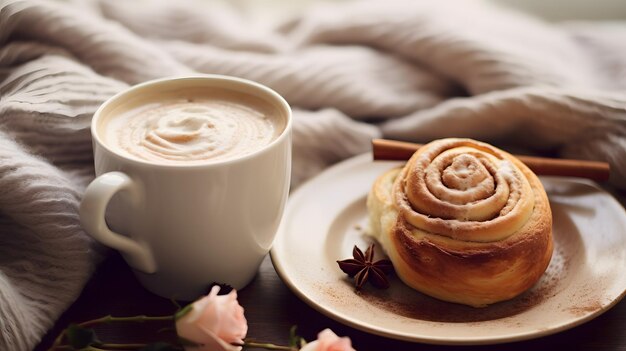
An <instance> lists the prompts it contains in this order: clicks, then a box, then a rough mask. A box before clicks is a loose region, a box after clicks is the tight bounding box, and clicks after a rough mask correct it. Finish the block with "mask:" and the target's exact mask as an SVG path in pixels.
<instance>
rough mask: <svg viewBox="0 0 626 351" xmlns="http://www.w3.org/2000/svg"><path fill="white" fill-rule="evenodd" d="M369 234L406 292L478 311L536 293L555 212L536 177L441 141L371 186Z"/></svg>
mask: <svg viewBox="0 0 626 351" xmlns="http://www.w3.org/2000/svg"><path fill="white" fill-rule="evenodd" d="M367 205H368V211H369V216H370V218H369V219H370V230H371V232H372V234H373V235H374V236H375V237H376V238H377V239H378V240H379V242H380V243H381V245H382V246H383V249H384V250H385V251H386V252H387V254H388V255H389V258H390V259H391V261H392V262H393V265H394V268H395V270H396V273H397V274H398V276H399V277H400V278H401V279H402V280H403V281H404V282H405V283H406V284H407V285H409V286H411V287H413V288H414V289H416V290H418V291H421V292H423V293H425V294H428V295H431V296H433V297H436V298H439V299H441V300H445V301H450V302H456V303H462V304H466V305H470V306H475V307H481V306H486V305H488V304H491V303H495V302H498V301H504V300H508V299H511V298H513V297H515V296H517V295H519V294H520V293H522V292H523V291H525V290H527V289H528V288H530V287H531V286H532V285H533V284H534V283H535V282H537V280H538V279H539V278H540V277H541V275H542V274H543V272H544V271H545V270H546V268H547V266H548V263H549V262H550V258H551V257H552V249H553V244H552V213H551V211H550V204H549V202H548V197H547V195H546V193H545V190H544V188H543V186H542V185H541V182H540V181H539V179H538V178H537V176H536V175H535V174H534V173H533V172H532V171H531V170H530V169H528V167H526V166H525V165H524V164H523V163H521V162H520V161H519V160H518V159H517V158H515V157H514V156H512V155H510V154H508V153H506V152H504V151H502V150H500V149H497V148H495V147H493V146H491V145H489V144H486V143H482V142H478V141H475V140H471V139H441V140H437V141H434V142H432V143H429V144H427V145H425V146H423V147H422V148H420V149H419V150H418V151H417V152H416V153H415V154H414V155H413V157H411V159H410V160H409V161H408V162H407V164H406V165H405V166H404V167H403V168H396V169H392V170H390V171H388V172H386V173H384V174H382V175H381V176H380V177H378V179H377V180H376V181H375V183H374V185H373V187H372V190H371V191H370V194H369V196H368V199H367Z"/></svg>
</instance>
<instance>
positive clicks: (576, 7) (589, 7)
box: [223, 0, 626, 24]
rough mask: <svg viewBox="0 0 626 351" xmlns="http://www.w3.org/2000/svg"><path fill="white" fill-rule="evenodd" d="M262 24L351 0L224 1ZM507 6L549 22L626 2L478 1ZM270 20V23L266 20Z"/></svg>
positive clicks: (625, 8) (622, 15) (623, 11)
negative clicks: (320, 6)
mask: <svg viewBox="0 0 626 351" xmlns="http://www.w3.org/2000/svg"><path fill="white" fill-rule="evenodd" d="M223 1H224V2H228V3H230V4H231V5H234V6H236V7H237V8H239V9H240V10H242V11H243V12H244V13H246V14H248V15H250V17H251V18H253V19H255V20H260V21H261V22H262V23H265V24H267V23H275V21H280V20H283V19H285V18H286V17H289V16H290V15H293V14H297V13H299V12H301V11H304V10H305V9H306V8H307V7H308V6H310V5H311V4H314V3H320V2H338V1H350V0H223ZM478 1H489V2H493V3H498V4H502V5H506V6H509V7H512V8H516V9H519V10H521V11H524V12H527V13H530V14H533V15H536V16H538V17H541V18H544V19H546V20H549V21H569V20H620V19H626V1H625V0H595V1H590V0H550V1H545V0H478ZM268 20H269V21H268Z"/></svg>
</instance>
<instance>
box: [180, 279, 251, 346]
mask: <svg viewBox="0 0 626 351" xmlns="http://www.w3.org/2000/svg"><path fill="white" fill-rule="evenodd" d="M219 290H220V287H219V286H214V287H213V288H212V289H211V292H210V293H209V294H208V295H207V296H205V297H203V298H201V299H199V300H197V301H196V302H194V303H193V304H191V310H190V311H189V312H187V313H186V314H184V315H182V316H180V317H179V318H177V319H176V332H177V333H178V336H180V337H181V338H183V339H185V340H188V341H191V342H194V343H196V344H199V345H200V346H185V350H186V351H202V350H206V351H209V350H210V351H234V350H241V347H239V346H233V345H231V344H232V343H237V344H243V338H245V336H246V333H247V332H248V322H247V321H246V317H244V315H243V307H241V305H239V302H237V292H236V291H235V290H233V291H231V292H230V294H228V295H217V293H218V292H219Z"/></svg>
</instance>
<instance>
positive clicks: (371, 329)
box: [270, 152, 626, 345]
mask: <svg viewBox="0 0 626 351" xmlns="http://www.w3.org/2000/svg"><path fill="white" fill-rule="evenodd" d="M367 159H370V160H371V161H372V162H374V160H373V157H372V153H371V152H366V153H362V154H359V155H355V156H353V157H350V158H347V159H345V160H343V161H340V162H338V163H336V164H334V165H332V166H330V167H328V168H326V169H325V170H323V171H321V172H320V173H318V174H317V175H315V176H313V177H311V178H309V179H308V180H306V181H305V182H304V183H302V184H300V186H299V187H298V188H297V189H295V190H294V191H293V192H292V193H291V194H290V195H289V200H288V203H287V206H286V209H285V214H284V215H283V219H282V220H281V224H280V226H279V229H278V230H277V233H276V237H275V240H274V243H276V241H277V239H279V237H280V236H281V235H283V234H282V233H283V232H285V230H284V222H285V221H286V218H287V217H288V214H289V212H291V211H292V209H291V205H290V203H297V202H296V201H291V200H292V199H299V198H300V197H302V196H304V195H301V194H303V193H305V192H306V190H307V189H308V188H309V187H310V186H311V184H314V183H317V182H320V181H322V180H323V179H324V178H327V177H330V176H332V175H333V174H335V173H338V172H341V171H342V170H343V169H344V168H350V167H351V166H352V165H353V164H360V163H362V162H366V160H367ZM376 162H387V163H389V165H393V164H401V163H402V161H376ZM541 178H546V179H555V180H566V181H569V182H571V181H573V182H577V180H576V179H572V178H563V177H554V176H549V177H544V176H542V177H541ZM578 182H581V183H584V184H587V185H591V186H593V187H594V189H596V190H597V191H600V192H602V193H604V194H606V195H609V196H608V198H609V201H611V202H612V205H613V206H617V208H620V209H621V210H622V213H623V214H624V215H625V218H626V210H625V209H624V207H623V206H622V205H621V203H620V202H619V201H618V200H617V199H616V198H615V197H614V195H613V194H611V193H610V192H608V191H606V190H605V189H602V188H601V187H600V186H599V185H597V184H596V183H595V182H590V181H584V180H580V181H578ZM270 259H271V262H272V265H273V266H274V270H275V271H276V273H277V274H278V276H279V277H280V279H281V280H282V281H283V283H284V284H285V285H287V286H288V287H289V289H290V290H291V292H293V293H294V294H295V295H296V296H298V298H299V299H300V300H302V301H304V302H305V303H306V304H307V305H308V306H309V307H311V308H313V309H314V310H316V311H318V312H320V313H322V314H323V315H325V316H326V317H328V318H330V319H333V320H335V321H337V322H340V323H342V324H344V325H347V326H349V327H352V328H354V329H357V330H361V331H364V332H367V333H370V334H374V335H378V336H382V337H387V338H391V339H395V340H401V341H408V342H415V343H425V344H432V345H495V344H501V343H508V342H516V341H523V340H531V339H536V338H540V337H544V336H548V335H553V334H557V333H559V332H562V331H565V330H568V329H571V328H574V327H577V326H579V325H582V324H584V323H587V322H589V321H591V320H593V319H595V318H597V317H599V316H600V315H602V314H603V313H605V312H606V311H608V310H610V309H611V308H613V307H614V306H615V305H617V304H618V303H619V302H621V301H622V299H623V298H624V297H626V286H625V287H624V289H623V290H622V292H621V293H620V294H619V296H617V298H615V299H613V300H612V301H610V303H608V304H607V305H605V306H604V307H603V308H601V309H599V310H597V311H594V312H592V313H590V314H588V315H585V316H582V317H577V318H573V319H572V320H570V321H568V322H564V323H561V324H559V325H556V326H554V327H552V328H547V329H542V330H537V331H526V332H522V333H516V334H508V335H502V336H496V337H484V336H480V337H475V338H471V337H470V338H468V337H454V336H452V337H424V336H419V335H410V334H407V333H405V332H394V331H392V330H388V329H386V328H380V327H376V326H372V325H370V324H369V323H368V322H365V323H366V324H363V322H362V321H360V320H356V319H355V318H351V317H349V316H345V315H344V314H343V313H337V312H335V311H333V310H332V309H331V308H329V307H327V306H325V305H323V304H320V303H318V302H316V301H314V300H313V299H311V298H310V297H309V296H307V295H306V294H305V293H304V292H303V291H302V290H301V289H300V288H299V287H298V286H297V285H296V284H295V282H294V281H293V279H292V278H291V277H289V275H288V274H287V273H286V270H285V268H284V266H283V263H284V262H281V260H282V259H281V258H280V254H279V253H277V250H276V249H275V246H274V245H272V248H271V250H270ZM444 323H445V322H444Z"/></svg>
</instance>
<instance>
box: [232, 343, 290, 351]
mask: <svg viewBox="0 0 626 351" xmlns="http://www.w3.org/2000/svg"><path fill="white" fill-rule="evenodd" d="M238 346H244V347H246V346H247V347H259V348H263V349H266V350H284V351H298V349H297V348H295V347H290V346H280V345H274V344H269V343H262V342H254V341H246V342H244V343H243V345H238Z"/></svg>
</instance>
